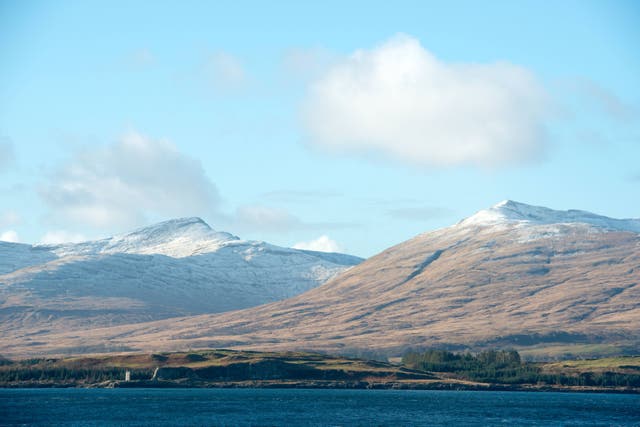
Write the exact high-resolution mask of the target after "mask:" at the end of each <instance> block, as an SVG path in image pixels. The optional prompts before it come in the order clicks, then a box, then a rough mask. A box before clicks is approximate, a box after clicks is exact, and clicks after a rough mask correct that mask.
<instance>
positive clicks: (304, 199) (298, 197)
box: [261, 190, 342, 203]
mask: <svg viewBox="0 0 640 427" xmlns="http://www.w3.org/2000/svg"><path fill="white" fill-rule="evenodd" d="M341 195H342V194H341V193H338V192H335V191H321V190H318V191H313V190H309V191H304V190H277V191H269V192H266V193H263V194H262V195H261V197H262V198H264V199H267V200H272V201H276V202H285V203H308V202H310V201H314V200H318V199H328V198H333V197H339V196H341Z"/></svg>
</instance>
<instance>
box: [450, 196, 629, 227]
mask: <svg viewBox="0 0 640 427" xmlns="http://www.w3.org/2000/svg"><path fill="white" fill-rule="evenodd" d="M458 225H460V226H463V227H473V226H476V227H477V226H500V225H503V226H506V225H517V226H521V227H531V226H541V225H573V226H590V227H597V228H601V229H603V230H618V231H632V232H636V233H640V220H638V219H615V218H609V217H606V216H602V215H596V214H593V213H591V212H587V211H581V210H573V209H572V210H568V211H557V210H553V209H549V208H545V207H542V206H531V205H527V204H524V203H518V202H514V201H513V200H503V201H502V202H500V203H498V204H496V205H494V206H492V207H490V208H489V209H484V210H481V211H479V212H477V213H476V214H475V215H472V216H470V217H469V218H466V219H464V220H462V221H460V222H459V223H458Z"/></svg>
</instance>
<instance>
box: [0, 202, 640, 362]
mask: <svg viewBox="0 0 640 427" xmlns="http://www.w3.org/2000/svg"><path fill="white" fill-rule="evenodd" d="M637 224H638V223H637V220H615V219H610V218H606V217H602V216H598V215H594V214H591V213H588V212H583V211H567V212H562V211H555V210H551V209H546V208H539V207H535V206H528V205H524V204H521V203H516V202H503V203H499V204H498V205H496V206H493V207H491V208H489V209H486V210H484V211H481V212H479V213H478V214H476V215H474V216H472V217H471V218H469V219H467V220H464V221H462V222H461V223H459V224H457V225H454V226H452V227H447V228H444V229H441V230H438V231H433V232H430V233H424V234H421V235H419V236H416V237H414V238H412V239H410V240H407V241H405V242H402V243H399V244H397V245H395V246H393V247H391V248H388V249H387V250H385V251H383V252H381V253H379V254H378V255H375V256H373V257H371V258H369V259H367V260H366V261H365V262H363V263H361V264H359V265H357V266H355V267H353V268H351V269H349V270H348V271H346V272H344V273H343V274H340V275H339V276H337V277H336V278H335V279H333V280H331V281H329V282H328V283H326V284H324V285H323V286H319V287H317V288H314V289H311V290H309V291H307V292H305V293H304V294H301V295H298V296H295V297H293V298H289V299H286V300H283V301H278V302H275V303H272V304H267V305H262V306H259V307H252V308H251V309H246V310H240V311H233V312H225V313H218V314H213V315H210V314H205V315H200V316H189V317H183V318H179V319H175V318H172V319H168V320H160V321H154V322H148V323H142V324H136V325H123V326H117V327H113V328H104V329H102V330H100V331H89V332H87V333H64V334H59V335H57V336H56V339H55V342H54V343H53V344H51V343H50V342H49V343H46V342H45V343H44V344H34V343H33V342H32V341H27V340H20V342H18V343H16V341H13V345H12V347H11V349H7V350H6V351H4V352H5V353H6V352H8V351H16V350H15V348H16V347H19V348H20V349H21V350H20V351H21V352H22V354H33V352H34V351H49V352H53V353H55V352H59V351H61V349H65V350H66V349H69V348H74V349H79V348H81V347H82V348H83V349H86V348H87V346H91V345H98V344H99V343H103V342H108V343H109V344H110V346H111V348H110V349H107V350H111V351H119V349H120V348H123V347H124V348H128V349H133V350H138V351H158V349H163V350H178V349H184V348H190V347H192V348H197V347H203V348H205V347H225V348H227V347H230V348H250V349H261V350H270V351H271V350H274V349H278V350H301V349H306V350H309V349H313V350H317V351H326V352H349V351H352V352H356V353H359V352H361V351H363V350H366V351H382V352H388V354H391V355H401V354H403V353H404V352H405V351H406V350H407V349H408V348H457V349H465V348H466V349H469V350H471V351H479V350H482V349H486V348H513V347H515V348H517V349H519V350H522V351H529V352H531V353H530V354H538V355H540V354H543V355H544V354H549V355H553V356H554V357H555V356H563V355H566V354H567V353H571V352H574V351H575V353H574V354H575V355H581V356H584V357H591V356H596V355H603V354H624V353H625V352H630V353H633V352H635V353H637V349H638V348H640V286H639V285H638V284H639V283H640V233H638V232H636V231H634V230H637V228H636V227H637ZM526 237H531V238H526ZM33 340H34V341H41V342H44V340H43V339H42V338H41V337H37V338H33ZM89 348H92V347H89ZM113 349H115V350H113ZM2 352H3V349H2V345H1V343H0V353H2Z"/></svg>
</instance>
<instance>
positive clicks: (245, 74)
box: [0, 0, 640, 257]
mask: <svg viewBox="0 0 640 427" xmlns="http://www.w3.org/2000/svg"><path fill="white" fill-rule="evenodd" d="M639 22H640V4H639V3H638V2H636V1H563V2H556V4H553V5H552V4H551V3H545V2H539V1H519V2H512V1H492V2H472V1H468V2H466V1H463V2H461V1H451V2H427V1H415V2H411V1H395V2H375V1H367V2H358V1H354V2H344V1H340V2H338V1H335V2H334V1H324V2H243V1H234V2H204V1H202V2H191V1H183V2H169V1H154V2H151V1H137V2H124V1H108V2H107V1H102V2H96V1H82V2H80V1H56V2H54V1H10V0H0V240H7V241H17V242H26V243H59V242H64V241H81V240H84V239H95V238H102V237H107V236H111V235H114V234H117V233H122V232H126V231H129V230H132V229H135V228H137V227H141V226H144V225H149V224H152V223H155V222H158V221H162V220H166V219H170V218H175V217H191V216H199V217H201V218H203V219H204V220H205V221H207V223H209V225H210V226H211V227H212V228H214V229H216V230H224V231H228V232H231V233H233V234H236V235H238V236H240V237H242V238H245V239H255V240H265V241H268V242H270V243H274V244H277V245H282V246H289V247H292V246H293V247H299V248H308V249H315V250H324V251H343V252H347V253H352V254H355V255H359V256H363V257H368V256H371V255H373V254H375V253H377V252H379V251H381V250H383V249H385V248H387V247H389V246H392V245H394V244H397V243H400V242H402V241H404V240H406V239H409V238H411V237H413V236H415V235H416V234H420V233H423V232H426V231H430V230H434V229H437V228H441V227H445V226H448V225H451V224H454V223H456V222H457V221H459V220H461V219H462V218H465V217H467V216H470V215H472V214H473V213H474V212H476V211H478V210H480V209H484V208H488V207H490V206H492V205H494V204H496V203H498V202H500V201H502V200H504V199H511V200H516V201H519V202H523V203H528V204H533V205H540V206H547V207H550V208H554V209H563V210H564V209H583V210H588V211H591V212H595V213H599V214H603V215H607V216H611V217H617V218H630V217H632V218H637V217H640V197H639V196H640V49H638V44H639V42H640V25H638V23H639Z"/></svg>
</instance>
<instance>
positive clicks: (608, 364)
mask: <svg viewBox="0 0 640 427" xmlns="http://www.w3.org/2000/svg"><path fill="white" fill-rule="evenodd" d="M542 366H543V369H544V370H546V371H549V372H564V373H581V372H620V373H625V374H633V373H636V374H639V373H640V356H622V357H604V358H601V359H585V360H565V361H563V362H554V363H547V364H544V365H542Z"/></svg>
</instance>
